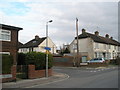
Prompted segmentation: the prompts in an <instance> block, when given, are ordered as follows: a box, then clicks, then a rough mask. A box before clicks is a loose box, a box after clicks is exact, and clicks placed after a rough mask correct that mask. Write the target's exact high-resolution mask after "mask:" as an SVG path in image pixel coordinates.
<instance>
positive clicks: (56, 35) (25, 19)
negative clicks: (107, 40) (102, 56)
mask: <svg viewBox="0 0 120 90" xmlns="http://www.w3.org/2000/svg"><path fill="white" fill-rule="evenodd" d="M16 1H17V2H16ZM85 1H86V2H81V0H74V1H73V0H64V1H60V0H46V1H45V0H1V3H0V17H1V18H2V19H1V20H2V21H1V22H0V23H3V24H7V25H13V26H17V27H22V28H23V30H22V31H20V32H19V41H20V42H22V43H26V42H28V41H29V40H31V39H33V38H34V36H35V35H39V36H40V37H45V33H46V22H47V21H49V20H53V22H52V23H49V37H50V38H51V39H52V40H53V42H54V43H55V44H56V45H57V46H58V48H59V46H60V45H62V44H67V43H71V42H72V40H73V39H74V37H75V35H76V33H75V31H76V28H75V19H76V17H77V18H78V20H79V34H81V29H82V28H85V29H86V31H87V32H90V33H94V32H95V31H96V30H98V31H99V33H100V35H102V36H105V34H106V33H107V34H109V35H110V36H112V37H113V38H114V39H116V40H117V39H118V2H117V0H116V2H103V0H98V2H88V1H91V0H85ZM92 1H94V0H92ZM106 1H109V0H106ZM110 1H113V0H110Z"/></svg>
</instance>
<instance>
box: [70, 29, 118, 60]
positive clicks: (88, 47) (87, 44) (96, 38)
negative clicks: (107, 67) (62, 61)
mask: <svg viewBox="0 0 120 90" xmlns="http://www.w3.org/2000/svg"><path fill="white" fill-rule="evenodd" d="M76 45H77V37H75V39H74V40H73V41H72V43H71V44H70V52H71V53H72V54H74V53H76V52H77V46H76ZM78 45H79V54H80V55H81V56H82V57H83V58H84V59H83V61H82V62H84V61H86V60H87V59H92V58H98V57H103V58H105V59H107V60H110V59H114V58H116V57H117V56H118V54H119V53H120V43H119V42H118V41H116V40H114V39H113V38H112V37H109V35H108V34H106V35H105V37H103V36H100V35H99V32H98V31H96V32H95V33H94V34H92V33H88V32H86V30H85V29H82V34H80V35H79V36H78Z"/></svg>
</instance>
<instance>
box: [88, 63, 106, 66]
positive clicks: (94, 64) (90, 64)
mask: <svg viewBox="0 0 120 90" xmlns="http://www.w3.org/2000/svg"><path fill="white" fill-rule="evenodd" d="M105 66H108V64H107V63H88V67H105Z"/></svg>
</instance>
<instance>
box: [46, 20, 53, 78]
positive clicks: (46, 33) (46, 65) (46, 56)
mask: <svg viewBox="0 0 120 90" xmlns="http://www.w3.org/2000/svg"><path fill="white" fill-rule="evenodd" d="M51 22H52V20H50V21H48V22H47V23H46V47H48V23H51ZM46 77H48V50H46Z"/></svg>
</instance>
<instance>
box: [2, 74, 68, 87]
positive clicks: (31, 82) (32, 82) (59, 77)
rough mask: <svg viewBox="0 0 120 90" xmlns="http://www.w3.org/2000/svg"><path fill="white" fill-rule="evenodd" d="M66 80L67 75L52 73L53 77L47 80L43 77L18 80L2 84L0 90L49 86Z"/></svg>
mask: <svg viewBox="0 0 120 90" xmlns="http://www.w3.org/2000/svg"><path fill="white" fill-rule="evenodd" d="M68 78H69V76H68V75H67V74H63V73H57V72H54V73H53V76H50V77H48V78H46V77H44V78H37V79H26V80H25V79H24V80H18V81H16V82H6V83H2V88H32V86H36V85H45V84H50V83H54V82H59V81H63V80H65V79H68Z"/></svg>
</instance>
